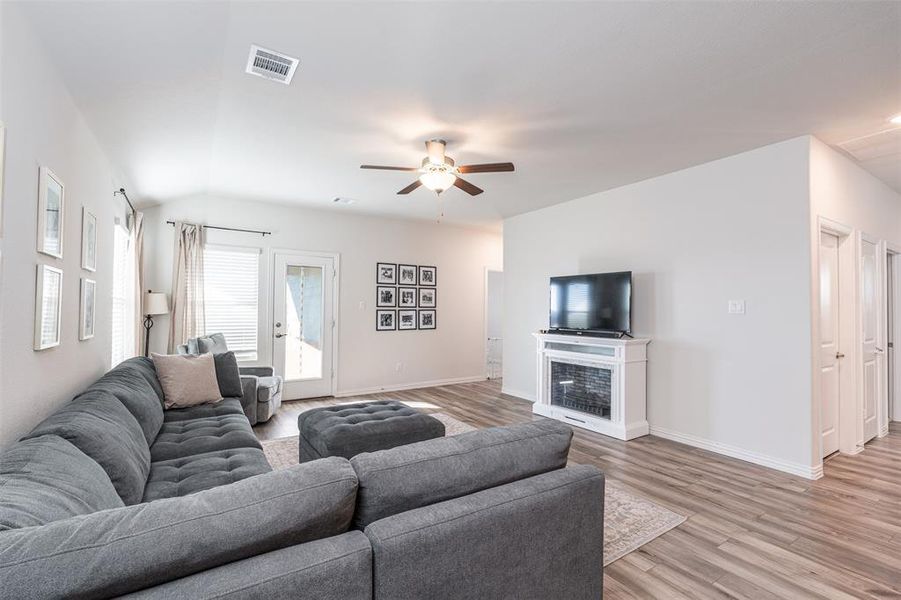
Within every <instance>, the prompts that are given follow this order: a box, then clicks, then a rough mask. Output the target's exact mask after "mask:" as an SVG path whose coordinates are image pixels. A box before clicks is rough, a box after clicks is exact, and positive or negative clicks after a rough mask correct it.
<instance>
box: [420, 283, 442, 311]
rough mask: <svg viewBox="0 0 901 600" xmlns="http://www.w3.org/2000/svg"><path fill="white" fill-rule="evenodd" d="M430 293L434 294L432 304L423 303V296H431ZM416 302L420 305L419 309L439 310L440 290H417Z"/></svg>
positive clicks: (430, 288)
mask: <svg viewBox="0 0 901 600" xmlns="http://www.w3.org/2000/svg"><path fill="white" fill-rule="evenodd" d="M429 293H431V294H432V301H431V302H427V301H423V294H429ZM416 301H417V302H418V304H419V308H437V307H438V288H433V287H421V288H417V293H416Z"/></svg>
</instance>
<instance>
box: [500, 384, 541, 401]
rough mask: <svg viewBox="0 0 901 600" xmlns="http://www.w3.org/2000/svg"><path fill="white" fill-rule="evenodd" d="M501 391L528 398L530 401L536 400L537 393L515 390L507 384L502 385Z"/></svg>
mask: <svg viewBox="0 0 901 600" xmlns="http://www.w3.org/2000/svg"><path fill="white" fill-rule="evenodd" d="M501 393H502V394H507V395H508V396H514V397H516V398H520V399H522V400H528V401H529V402H532V403H534V402H535V394H533V393H531V392H523V391H520V390H514V389H511V388H508V387H507V386H501Z"/></svg>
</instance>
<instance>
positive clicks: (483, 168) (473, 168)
mask: <svg viewBox="0 0 901 600" xmlns="http://www.w3.org/2000/svg"><path fill="white" fill-rule="evenodd" d="M512 170H513V163H511V162H505V163H485V164H482V165H463V166H462V167H457V171H459V172H460V173H504V172H506V171H512Z"/></svg>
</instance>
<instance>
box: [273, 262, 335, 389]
mask: <svg viewBox="0 0 901 600" xmlns="http://www.w3.org/2000/svg"><path fill="white" fill-rule="evenodd" d="M274 283H275V290H274V295H273V298H274V300H275V302H274V305H275V306H274V311H273V318H274V320H273V353H272V354H273V358H274V363H275V369H276V372H277V373H278V374H280V375H281V376H282V377H283V378H284V381H285V391H284V396H283V398H284V399H285V400H296V399H298V398H316V397H319V396H329V395H331V394H332V393H333V392H334V390H333V385H332V347H333V343H332V334H333V331H334V327H333V319H332V304H333V297H334V259H332V258H329V257H321V256H315V255H301V254H292V255H285V254H276V256H275V277H274Z"/></svg>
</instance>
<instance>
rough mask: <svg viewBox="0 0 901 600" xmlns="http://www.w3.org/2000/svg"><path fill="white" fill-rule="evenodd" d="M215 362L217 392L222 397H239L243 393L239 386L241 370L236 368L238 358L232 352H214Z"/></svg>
mask: <svg viewBox="0 0 901 600" xmlns="http://www.w3.org/2000/svg"><path fill="white" fill-rule="evenodd" d="M213 362H214V363H216V381H218V382H219V393H220V394H222V397H223V398H240V397H241V396H243V395H244V390H243V388H242V387H241V371H239V370H238V359H237V358H236V357H235V353H234V352H223V353H222V354H214V355H213Z"/></svg>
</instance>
